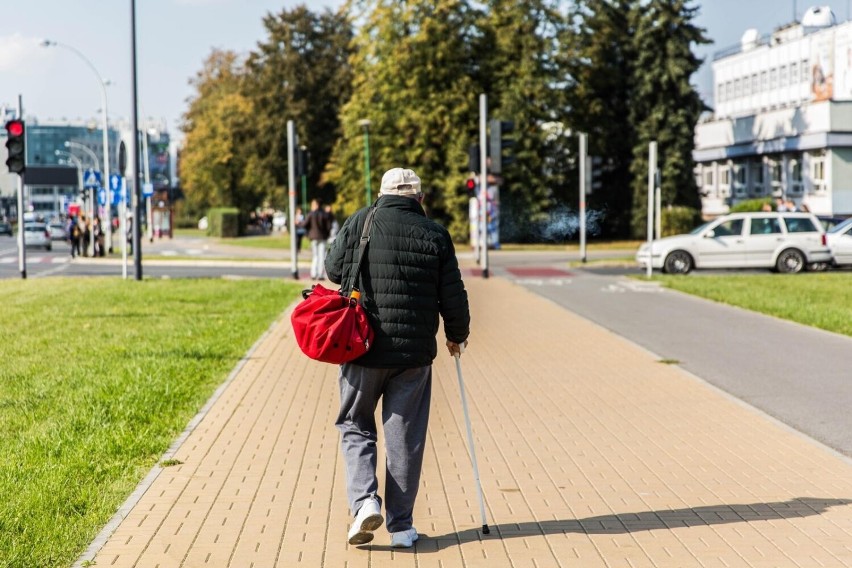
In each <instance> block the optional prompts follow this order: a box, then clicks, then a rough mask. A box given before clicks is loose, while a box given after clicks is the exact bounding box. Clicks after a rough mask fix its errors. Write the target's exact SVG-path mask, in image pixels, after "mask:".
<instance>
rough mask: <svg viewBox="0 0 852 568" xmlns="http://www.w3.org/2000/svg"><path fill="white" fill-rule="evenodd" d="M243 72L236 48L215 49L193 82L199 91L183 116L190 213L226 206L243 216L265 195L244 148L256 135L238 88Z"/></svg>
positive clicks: (184, 174)
mask: <svg viewBox="0 0 852 568" xmlns="http://www.w3.org/2000/svg"><path fill="white" fill-rule="evenodd" d="M242 77H243V67H242V65H241V64H240V62H239V59H238V57H237V55H236V54H235V53H233V52H230V51H219V50H214V51H213V52H212V53H211V55H210V57H209V58H208V59H207V60H206V61H205V63H204V67H203V69H202V70H201V71H200V72H199V73H198V74H197V76H196V78H195V79H194V80H192V81H191V84H192V85H193V86H194V87H195V89H196V91H197V93H196V95H195V96H194V97H192V98H191V99H190V101H189V109H188V111H187V113H186V114H185V115H184V123H183V124H182V129H183V131H184V133H185V134H186V138H185V143H184V149H183V152H182V154H181V179H182V181H183V190H184V194H185V196H186V202H187V213H189V214H190V215H196V216H197V215H202V214H204V213H205V212H206V210H207V209H208V208H210V207H224V206H228V207H237V208H239V209H240V211H241V213H242V215H243V220H245V219H246V218H247V216H248V213H249V212H250V211H252V210H254V209H255V208H257V207H258V206H260V204H261V202H262V200H263V195H262V190H261V189H260V187H262V185H261V184H262V181H263V179H264V177H263V175H262V172H260V171H259V170H258V169H257V167H256V165H257V163H256V161H255V160H251V159H250V157H249V156H248V155H246V153H245V152H244V151H243V148H244V146H245V144H246V142H247V141H248V140H250V139H251V138H252V137H253V136H254V129H253V125H252V124H253V123H252V117H253V115H254V107H253V105H252V101H251V100H249V99H248V98H247V97H246V96H245V95H244V94H243V93H242Z"/></svg>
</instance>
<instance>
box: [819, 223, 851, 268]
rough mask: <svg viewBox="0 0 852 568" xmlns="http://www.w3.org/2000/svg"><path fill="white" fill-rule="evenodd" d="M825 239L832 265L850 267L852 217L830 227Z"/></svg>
mask: <svg viewBox="0 0 852 568" xmlns="http://www.w3.org/2000/svg"><path fill="white" fill-rule="evenodd" d="M825 237H826V239H827V240H828V247H829V248H830V249H831V256H832V258H833V259H834V264H835V265H837V266H849V265H852V217H850V218H849V219H846V220H845V221H843V222H842V223H840V224H838V225H835V226H834V227H832V228H831V230H830V231H828V233H826V234H825Z"/></svg>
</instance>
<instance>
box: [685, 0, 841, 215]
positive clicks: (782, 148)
mask: <svg viewBox="0 0 852 568" xmlns="http://www.w3.org/2000/svg"><path fill="white" fill-rule="evenodd" d="M713 77H714V78H713V83H714V99H715V107H716V108H715V112H714V114H713V116H712V117H709V118H708V119H704V120H702V121H701V122H700V123H699V124H698V125H697V126H696V128H695V150H694V152H693V157H694V158H695V161H696V172H695V175H696V181H697V183H698V188H699V191H700V192H701V196H702V209H703V213H704V215H705V216H714V215H719V214H722V213H726V212H727V211H728V209H729V207H730V206H731V205H734V204H736V203H738V202H739V201H743V200H746V199H754V198H765V197H772V198H782V199H785V200H786V199H791V200H792V201H793V202H794V203H796V205H797V206H799V207H802V206H803V205H804V206H806V207H807V208H808V209H809V210H810V211H812V212H814V213H818V214H823V215H839V216H849V215H852V22H845V23H843V24H837V23H836V19H835V16H834V14H833V13H832V12H831V10H830V9H828V8H827V7H819V8H810V9H809V10H808V11H807V12H806V13H805V15H804V17H803V18H802V21H801V22H797V23H794V24H791V25H788V26H785V27H782V28H779V29H777V30H776V31H775V32H773V33H772V34H771V35H769V36H765V37H759V36H758V33H757V31H756V30H747V31H746V32H745V33H744V34H743V36H742V42H741V45H739V46H736V47H735V48H731V49H728V50H725V51H723V52H720V53H717V54H716V56H715V58H714V61H713Z"/></svg>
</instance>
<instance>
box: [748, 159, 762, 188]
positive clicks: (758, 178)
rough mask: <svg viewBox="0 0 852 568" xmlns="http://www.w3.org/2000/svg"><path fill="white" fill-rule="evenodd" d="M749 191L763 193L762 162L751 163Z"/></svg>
mask: <svg viewBox="0 0 852 568" xmlns="http://www.w3.org/2000/svg"><path fill="white" fill-rule="evenodd" d="M751 191H752V194H753V195H763V162H761V161H758V162H753V163H752V164H751Z"/></svg>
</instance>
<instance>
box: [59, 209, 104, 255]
mask: <svg viewBox="0 0 852 568" xmlns="http://www.w3.org/2000/svg"><path fill="white" fill-rule="evenodd" d="M105 236H106V234H105V232H104V230H103V225H102V223H101V218H100V217H98V216H95V218H94V220H92V219H91V218H87V217H86V216H85V215H83V214H77V215H70V216H69V217H68V218H67V219H66V220H65V240H66V241H67V242H68V243H69V244H70V245H71V258H75V257H77V256H89V251H91V252H92V256H104V255H105V254H106V251H105V249H104V239H105Z"/></svg>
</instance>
